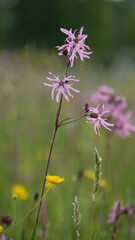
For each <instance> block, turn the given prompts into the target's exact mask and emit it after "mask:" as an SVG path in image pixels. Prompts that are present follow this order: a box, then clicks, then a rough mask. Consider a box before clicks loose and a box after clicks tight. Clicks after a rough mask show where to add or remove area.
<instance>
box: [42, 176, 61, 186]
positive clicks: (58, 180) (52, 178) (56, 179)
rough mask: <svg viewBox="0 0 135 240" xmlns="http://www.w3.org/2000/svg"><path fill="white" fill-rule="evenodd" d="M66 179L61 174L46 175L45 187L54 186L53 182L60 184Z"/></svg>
mask: <svg viewBox="0 0 135 240" xmlns="http://www.w3.org/2000/svg"><path fill="white" fill-rule="evenodd" d="M63 181H64V178H61V177H59V176H51V175H49V174H48V175H47V176H46V184H45V187H46V188H49V187H50V186H52V185H53V184H58V183H61V182H63Z"/></svg>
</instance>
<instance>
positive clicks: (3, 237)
mask: <svg viewBox="0 0 135 240" xmlns="http://www.w3.org/2000/svg"><path fill="white" fill-rule="evenodd" d="M1 240H6V236H5V235H2V236H1ZM10 240H14V239H10Z"/></svg>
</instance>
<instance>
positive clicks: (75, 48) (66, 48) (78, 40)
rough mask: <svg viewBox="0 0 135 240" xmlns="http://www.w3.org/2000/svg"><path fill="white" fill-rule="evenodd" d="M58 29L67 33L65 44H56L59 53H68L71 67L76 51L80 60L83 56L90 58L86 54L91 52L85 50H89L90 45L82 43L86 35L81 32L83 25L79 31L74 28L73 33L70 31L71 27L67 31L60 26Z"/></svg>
mask: <svg viewBox="0 0 135 240" xmlns="http://www.w3.org/2000/svg"><path fill="white" fill-rule="evenodd" d="M60 30H61V31H62V32H63V33H65V34H66V35H68V37H67V38H66V40H65V41H66V42H67V43H66V44H64V45H62V46H57V48H58V50H59V51H60V53H59V55H69V61H70V64H71V67H73V64H74V59H75V58H77V55H76V53H78V54H79V56H80V59H81V61H83V58H90V57H89V56H88V55H90V54H91V53H92V52H87V49H88V50H90V47H89V46H88V45H86V44H84V42H85V39H86V38H87V35H86V34H82V33H83V27H81V29H80V31H79V32H76V31H77V30H75V31H74V33H72V29H70V30H69V31H68V30H66V29H64V28H60Z"/></svg>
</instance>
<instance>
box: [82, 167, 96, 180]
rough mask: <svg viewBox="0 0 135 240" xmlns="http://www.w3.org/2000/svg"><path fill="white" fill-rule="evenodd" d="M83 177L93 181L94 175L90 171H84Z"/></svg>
mask: <svg viewBox="0 0 135 240" xmlns="http://www.w3.org/2000/svg"><path fill="white" fill-rule="evenodd" d="M84 176H85V177H87V178H89V179H91V180H94V179H95V173H94V172H92V171H90V170H87V169H86V170H84Z"/></svg>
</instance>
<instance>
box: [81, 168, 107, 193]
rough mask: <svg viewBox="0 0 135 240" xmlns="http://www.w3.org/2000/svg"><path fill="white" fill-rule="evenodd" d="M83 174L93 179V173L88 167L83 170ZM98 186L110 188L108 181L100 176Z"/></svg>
mask: <svg viewBox="0 0 135 240" xmlns="http://www.w3.org/2000/svg"><path fill="white" fill-rule="evenodd" d="M84 176H85V177H87V178H89V179H90V180H94V179H95V173H94V172H93V171H91V170H89V169H85V170H84ZM99 186H100V187H102V188H106V189H109V188H110V185H109V183H108V182H107V181H106V180H105V179H103V178H102V177H101V178H100V180H99Z"/></svg>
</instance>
